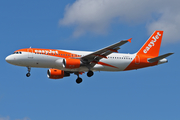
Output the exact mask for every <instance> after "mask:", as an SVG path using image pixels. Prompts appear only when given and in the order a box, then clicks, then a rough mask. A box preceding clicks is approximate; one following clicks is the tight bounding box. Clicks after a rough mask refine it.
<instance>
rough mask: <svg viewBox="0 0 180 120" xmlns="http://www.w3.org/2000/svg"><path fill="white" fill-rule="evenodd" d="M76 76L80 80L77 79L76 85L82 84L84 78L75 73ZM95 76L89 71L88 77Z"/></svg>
mask: <svg viewBox="0 0 180 120" xmlns="http://www.w3.org/2000/svg"><path fill="white" fill-rule="evenodd" d="M75 74H76V75H77V76H78V78H77V79H76V83H77V84H80V83H81V82H82V78H80V77H79V73H75ZM93 75H94V72H93V71H88V73H87V76H88V77H92V76H93Z"/></svg>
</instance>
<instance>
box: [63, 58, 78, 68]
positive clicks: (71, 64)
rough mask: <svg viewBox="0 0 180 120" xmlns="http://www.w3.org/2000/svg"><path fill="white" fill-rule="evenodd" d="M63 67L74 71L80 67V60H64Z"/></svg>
mask: <svg viewBox="0 0 180 120" xmlns="http://www.w3.org/2000/svg"><path fill="white" fill-rule="evenodd" d="M63 65H64V68H68V69H75V68H79V67H80V65H81V61H80V59H64V60H63Z"/></svg>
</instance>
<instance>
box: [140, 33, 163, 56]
mask: <svg viewBox="0 0 180 120" xmlns="http://www.w3.org/2000/svg"><path fill="white" fill-rule="evenodd" d="M162 36H163V31H155V32H154V33H153V34H152V35H151V37H150V38H149V39H148V40H147V41H146V43H145V44H144V45H143V46H142V47H141V49H140V50H139V51H138V54H139V55H147V56H152V57H157V56H158V55H159V50H160V47H161V41H162Z"/></svg>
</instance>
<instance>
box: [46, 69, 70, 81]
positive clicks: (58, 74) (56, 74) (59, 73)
mask: <svg viewBox="0 0 180 120" xmlns="http://www.w3.org/2000/svg"><path fill="white" fill-rule="evenodd" d="M67 76H70V73H67V72H65V71H63V70H58V69H49V70H48V71H47V77H48V78H50V79H62V78H63V77H67Z"/></svg>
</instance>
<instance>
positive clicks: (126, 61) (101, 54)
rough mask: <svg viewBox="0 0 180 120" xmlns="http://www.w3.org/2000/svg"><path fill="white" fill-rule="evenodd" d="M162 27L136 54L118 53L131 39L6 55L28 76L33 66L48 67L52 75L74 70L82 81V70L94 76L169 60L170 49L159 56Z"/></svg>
mask: <svg viewBox="0 0 180 120" xmlns="http://www.w3.org/2000/svg"><path fill="white" fill-rule="evenodd" d="M162 36H163V31H155V32H154V33H153V34H152V36H151V37H150V38H149V39H148V40H147V42H146V43H145V44H144V45H143V46H142V48H141V49H140V50H139V51H138V52H136V53H134V54H121V53H117V52H118V50H119V49H120V46H122V45H123V44H125V43H127V42H131V39H128V40H122V41H120V42H118V43H115V44H113V45H110V46H108V47H105V48H103V49H100V50H97V51H95V52H87V51H73V50H58V49H39V48H26V49H20V50H16V51H15V52H14V53H13V54H11V55H9V56H7V57H6V61H7V62H8V63H10V64H13V65H17V66H25V67H27V68H28V73H27V74H26V76H27V77H29V76H30V70H31V67H37V68H49V70H48V72H47V76H48V78H50V79H61V78H63V77H68V76H70V74H72V73H74V74H75V75H77V79H76V82H77V83H81V82H82V78H80V77H79V75H80V74H83V73H85V72H87V76H88V77H91V76H93V74H94V71H127V70H133V69H140V68H144V67H150V66H155V65H158V64H162V63H166V62H167V59H165V58H166V57H168V56H169V55H172V54H173V53H167V54H164V55H161V56H159V50H160V46H161V41H162Z"/></svg>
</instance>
